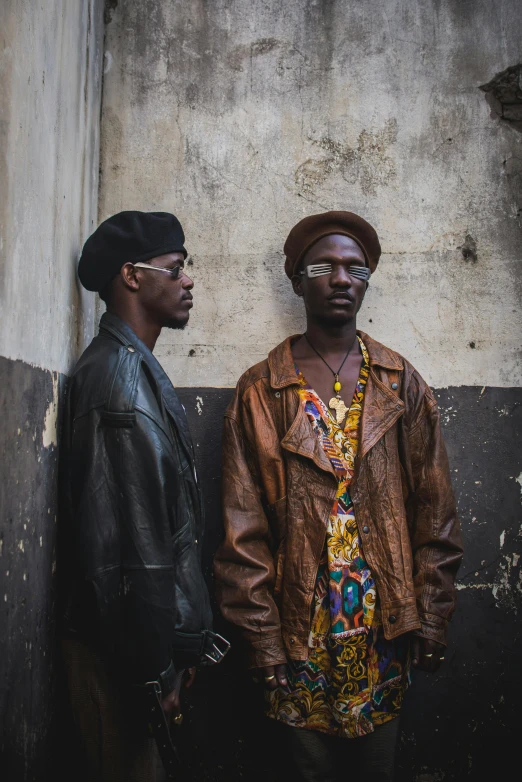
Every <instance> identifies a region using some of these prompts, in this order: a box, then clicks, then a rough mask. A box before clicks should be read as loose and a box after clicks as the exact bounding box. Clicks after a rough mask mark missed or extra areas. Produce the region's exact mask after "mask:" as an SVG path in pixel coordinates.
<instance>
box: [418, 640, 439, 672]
mask: <svg viewBox="0 0 522 782" xmlns="http://www.w3.org/2000/svg"><path fill="white" fill-rule="evenodd" d="M445 648H446V647H445V646H444V645H443V644H439V643H438V642H437V641H431V640H430V639H429V638H420V637H419V636H414V637H413V639H412V642H411V651H412V660H411V662H412V665H413V667H414V668H417V670H419V671H427V672H428V673H435V671H437V670H438V669H439V666H440V663H441V662H442V660H444V651H445Z"/></svg>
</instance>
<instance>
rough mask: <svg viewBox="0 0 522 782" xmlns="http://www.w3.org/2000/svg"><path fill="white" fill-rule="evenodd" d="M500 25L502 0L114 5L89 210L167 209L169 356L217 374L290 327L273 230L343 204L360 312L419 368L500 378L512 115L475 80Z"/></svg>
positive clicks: (499, 46) (517, 368)
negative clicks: (359, 266)
mask: <svg viewBox="0 0 522 782" xmlns="http://www.w3.org/2000/svg"><path fill="white" fill-rule="evenodd" d="M112 5H116V4H115V3H113V4H112ZM521 40H522V15H521V13H520V4H519V3H518V2H516V0H473V2H471V1H470V0H458V1H457V0H442V2H441V0H420V2H411V1H410V0H388V1H387V2H383V0H362V2H357V3H346V2H340V0H339V1H337V2H335V1H333V0H332V1H330V2H323V1H321V2H319V1H316V0H307V2H280V0H268V2H260V1H259V2H258V1H257V0H255V1H254V2H251V1H250V2H245V1H244V0H216V1H215V2H211V3H209V2H203V0H191V2H181V1H180V0H174V1H172V0H169V1H168V2H166V1H165V0H147V2H145V1H142V2H126V3H120V4H118V5H117V8H115V9H114V10H113V12H112V21H111V22H110V24H109V26H108V37H107V53H106V71H107V72H106V76H105V83H104V106H103V134H102V172H103V175H102V182H101V191H100V217H102V218H105V217H107V216H108V215H109V214H111V213H113V212H116V211H119V210H120V209H128V208H146V209H169V210H172V211H174V212H175V213H176V214H177V215H178V216H179V217H180V218H181V220H182V222H183V225H184V227H185V229H186V235H187V246H188V248H189V249H190V251H191V252H192V253H193V258H194V265H193V267H192V271H193V274H194V278H195V281H196V288H195V308H194V310H193V318H192V321H191V324H190V326H189V327H188V328H187V329H186V331H185V332H184V333H183V334H181V335H180V334H174V335H173V334H165V336H164V337H163V339H162V341H161V345H160V346H159V348H158V357H159V358H160V360H162V361H163V362H164V364H165V366H166V367H167V369H168V370H169V371H170V372H171V373H172V375H173V376H182V377H184V378H185V383H186V384H187V385H194V386H208V385H209V386H230V385H234V384H235V382H236V380H237V377H238V375H239V374H240V373H241V371H242V370H244V369H245V368H246V367H247V366H249V365H250V364H251V363H253V362H255V361H257V360H260V359H261V358H262V357H263V356H265V355H266V353H267V351H268V349H270V348H271V347H272V346H273V345H275V344H276V343H277V342H278V341H280V340H281V339H282V338H283V337H284V336H286V335H287V334H288V333H291V332H297V331H299V330H301V328H302V325H303V319H302V314H301V308H300V304H299V302H298V301H297V300H296V299H295V297H293V295H292V294H291V293H290V287H289V283H288V281H287V280H286V278H285V276H284V274H283V270H282V246H283V242H284V239H285V237H286V235H287V233H288V231H289V229H290V228H291V227H292V225H293V224H294V223H295V222H296V221H297V220H298V219H300V218H301V217H303V216H304V215H306V214H310V213H313V212H317V211H323V210H324V209H328V208H349V209H353V211H356V212H360V213H361V214H363V215H364V216H366V217H367V218H369V219H370V220H371V221H372V223H373V224H374V225H375V226H376V227H377V229H378V232H379V235H380V237H381V239H382V246H383V250H384V255H383V258H382V262H381V266H380V268H379V271H378V273H377V274H376V275H375V277H374V280H373V281H372V284H371V286H370V289H369V293H368V296H367V301H366V304H365V306H364V309H363V311H362V313H361V319H360V322H361V324H362V326H363V327H367V328H368V330H371V333H372V335H373V336H374V337H376V338H378V339H382V340H383V341H385V342H387V343H388V344H389V345H390V346H391V347H393V348H396V349H398V350H399V351H401V352H403V353H404V354H405V355H406V356H407V357H408V358H409V359H410V360H411V361H412V362H413V363H414V365H415V366H417V368H418V369H419V371H421V372H422V373H423V374H424V375H425V376H426V377H427V379H428V380H429V382H430V383H431V384H432V385H434V386H437V387H441V386H446V385H481V386H482V385H484V384H485V385H496V386H503V387H509V386H514V385H519V384H520V381H521V377H522V369H521V363H520V340H519V335H520V329H521V325H522V322H521V318H520V307H519V304H520V282H519V281H517V280H519V278H517V276H516V269H517V268H519V266H520V262H521V257H522V253H521V248H520V204H521V199H522V188H521V181H522V177H521V165H522V164H521V159H522V135H520V134H517V133H516V132H513V129H512V128H510V127H508V126H506V124H505V123H502V122H501V121H500V120H499V119H498V117H497V116H496V115H494V117H491V116H490V114H491V109H490V107H489V105H488V104H487V102H486V100H485V97H484V93H483V92H482V91H481V90H480V89H479V86H480V85H483V84H485V83H486V82H488V81H489V80H490V79H491V78H493V76H494V75H495V74H496V73H497V72H499V71H501V70H503V69H504V68H505V67H507V66H508V65H514V64H515V63H517V62H518V61H519V60H520V58H521V57H522V51H521V43H520V42H521ZM467 237H469V238H467ZM468 245H469V246H470V247H472V248H476V249H475V250H474V251H473V252H471V253H470V252H469V251H468ZM370 321H371V323H370ZM191 351H193V353H191Z"/></svg>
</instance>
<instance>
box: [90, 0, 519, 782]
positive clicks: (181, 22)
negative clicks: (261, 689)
mask: <svg viewBox="0 0 522 782" xmlns="http://www.w3.org/2000/svg"><path fill="white" fill-rule="evenodd" d="M109 5H110V9H109V11H108V15H107V19H108V27H107V51H106V57H105V71H106V73H105V81H104V104H103V114H102V179H101V188H100V218H101V219H103V218H105V217H107V216H108V215H109V214H111V213H114V212H116V211H119V210H120V209H129V208H137V209H145V210H149V209H150V210H152V209H167V210H171V211H173V212H175V213H176V214H177V215H178V216H179V217H180V219H181V220H182V223H183V225H184V227H185V229H186V234H187V246H188V247H189V249H190V251H191V252H192V256H193V264H192V265H191V266H190V269H191V273H192V275H193V277H194V279H195V283H196V287H195V307H194V310H193V311H192V316H191V322H190V324H189V326H188V327H187V329H186V330H185V331H183V332H168V333H165V334H164V335H163V336H162V339H161V342H160V344H159V345H158V348H157V351H156V354H157V356H158V358H159V359H160V361H161V362H162V363H163V364H164V366H165V367H166V368H167V370H168V372H169V373H170V375H171V377H172V379H173V381H174V383H175V384H176V385H178V386H184V388H182V389H181V391H180V394H181V397H182V399H183V401H184V403H185V405H186V407H187V411H188V414H189V418H190V421H191V425H192V428H193V430H194V432H195V437H196V443H197V452H198V454H199V458H200V463H201V470H200V472H201V474H202V475H203V476H204V478H205V491H206V496H207V510H208V525H209V533H208V536H207V542H206V563H207V572H208V575H209V583H211V578H210V576H211V573H210V562H211V556H212V553H213V550H214V548H215V545H216V544H217V541H218V540H219V538H220V535H221V529H220V517H219V474H220V468H219V458H220V455H219V454H220V452H219V448H220V431H221V421H222V413H223V410H224V407H225V405H226V403H227V401H228V399H229V398H230V394H231V390H230V387H232V386H233V385H234V384H235V382H236V380H237V378H238V376H239V375H240V374H241V372H242V371H243V370H244V369H245V368H246V367H247V366H249V365H250V364H252V363H254V362H255V361H257V360H259V359H261V358H262V357H264V356H265V355H266V353H267V351H268V350H269V349H270V348H272V347H273V346H274V345H275V344H276V343H277V342H278V341H280V340H281V339H282V338H283V337H285V336H286V335H287V334H289V333H295V332H297V331H300V330H301V329H302V327H303V323H304V321H303V317H302V312H301V309H300V303H299V301H298V300H297V299H296V298H295V297H294V296H293V294H292V293H291V289H290V285H289V283H288V281H287V280H286V278H285V277H284V274H283V270H282V265H283V258H282V245H283V242H284V239H285V237H286V235H287V233H288V230H289V229H290V228H291V226H292V225H293V224H294V223H295V222H296V221H297V220H298V219H300V218H301V217H302V216H304V215H306V214H310V213H313V212H316V211H323V210H325V209H330V208H349V209H352V210H354V211H356V212H359V213H361V214H363V215H364V216H366V217H367V218H369V219H370V220H371V221H372V223H373V224H374V225H375V226H376V227H377V229H378V232H379V235H380V237H381V240H382V245H383V251H384V252H383V257H382V262H381V265H380V267H379V270H378V272H377V274H376V275H375V277H374V279H373V280H372V282H371V285H370V289H369V293H368V296H367V300H366V302H365V305H364V308H363V310H362V312H361V316H360V325H361V326H362V328H363V329H365V330H367V331H369V332H370V333H371V334H372V336H374V337H376V338H378V339H381V340H382V341H384V342H385V343H386V344H388V345H390V346H391V347H394V348H396V349H398V350H399V351H401V352H402V353H403V354H404V355H406V356H407V358H409V359H410V360H411V361H412V362H413V363H414V364H415V365H416V366H417V368H418V369H419V370H420V371H421V372H422V374H423V375H424V376H425V377H426V379H427V380H428V381H429V382H430V384H431V385H432V386H433V387H434V388H435V392H436V394H437V396H438V398H439V401H440V405H441V409H442V413H443V425H444V432H445V436H446V440H447V443H448V448H449V452H450V457H451V466H452V470H453V475H454V482H455V489H456V493H457V499H458V503H459V510H460V514H461V518H462V526H463V531H464V537H465V547H466V554H465V560H464V563H463V566H462V569H461V571H460V574H459V596H460V601H459V609H458V612H457V614H456V617H455V620H454V622H453V624H452V627H451V643H450V649H449V651H448V659H447V662H446V663H445V665H444V666H443V667H442V669H441V672H440V674H439V675H438V676H437V677H431V678H430V677H427V676H423V675H422V674H419V675H417V676H415V677H414V685H415V686H414V687H413V688H412V690H411V692H410V694H409V697H408V700H407V703H406V706H405V710H404V722H403V728H402V733H401V751H400V757H399V777H398V778H399V779H400V782H442V780H444V782H461V780H463V779H469V780H482V779H489V778H491V776H492V775H493V774H494V773H498V772H499V771H500V770H501V769H502V768H503V766H504V764H507V762H508V759H509V758H510V757H513V758H514V748H516V747H517V741H518V734H517V732H516V725H517V722H518V702H519V700H520V696H521V695H522V688H521V676H520V673H519V671H520V666H519V664H518V662H517V660H518V658H519V657H520V654H521V652H522V638H521V632H520V629H519V627H520V622H519V617H520V611H521V610H522V582H521V575H520V573H521V570H520V562H521V560H520V557H521V555H522V551H521V543H522V536H521V532H520V530H521V522H522V518H521V494H520V485H519V484H520V482H521V481H522V478H521V477H520V476H521V475H522V457H521V454H520V448H519V447H518V444H517V442H518V441H517V439H516V438H517V437H518V438H520V411H521V409H522V391H521V388H520V386H521V380H522V368H521V362H520V331H521V325H522V324H521V318H520V294H521V289H520V263H521V258H522V250H521V232H520V227H521V226H520V219H521V207H522V187H521V182H522V167H521V165H522V164H521V160H522V148H521V144H522V135H521V134H520V133H519V132H517V129H516V127H515V125H514V123H512V124H511V125H510V124H509V123H508V122H506V121H504V120H502V119H500V118H499V114H498V113H497V111H495V110H493V109H492V107H491V105H490V103H488V101H487V100H486V95H485V93H484V90H481V89H480V87H481V86H484V85H488V84H489V83H490V82H491V81H492V80H494V79H495V77H496V76H497V74H499V73H500V72H502V71H504V70H505V69H507V68H509V67H512V66H516V65H517V63H519V62H520V61H521V59H522V49H521V41H522V13H521V11H520V3H519V2H517V0H474V1H473V2H472V1H471V0H418V2H413V1H412V0H387V1H386V2H384V0H359V2H353V3H348V2H342V1H341V0H330V1H329V2H327V1H326V0H321V1H318V0H315V1H314V0H305V1H304V2H297V1H295V0H292V1H291V2H281V0H249V1H248V2H245V1H244V0H243V1H241V0H215V1H214V2H204V0H190V2H181V1H180V0H168V1H167V0H146V1H145V0H141V2H138V0H135V2H129V1H127V2H125V3H117V2H111V3H110V4H109ZM218 623H219V619H218ZM239 669H240V660H239V658H238V655H237V652H236V651H234V652H232V653H231V656H230V657H229V658H228V660H227V662H226V664H224V666H223V667H222V668H221V670H219V671H215V672H206V673H205V674H204V675H202V676H201V677H200V682H199V684H197V685H196V688H195V690H193V695H192V698H193V700H192V703H193V706H192V708H191V709H188V715H189V720H188V723H189V725H188V726H187V727H186V730H187V732H188V733H187V737H188V738H190V739H191V740H190V741H189V740H187V741H186V742H184V747H185V748H186V750H187V752H188V754H189V763H190V764H191V766H192V768H193V769H195V778H196V779H198V780H209V782H210V781H212V782H214V780H226V782H230V780H236V779H237V780H239V779H240V778H242V777H243V778H244V777H248V778H249V779H254V780H257V779H259V780H261V779H264V778H273V779H275V778H276V775H277V771H278V769H280V765H279V759H278V760H277V761H276V753H275V750H274V751H266V748H267V747H270V748H271V749H272V748H273V747H274V745H273V744H272V743H271V741H272V739H271V737H269V726H267V725H266V724H265V723H266V720H263V718H262V717H261V716H259V717H256V716H255V715H256V713H257V714H258V715H260V713H261V712H260V709H261V706H260V702H259V694H257V695H256V694H255V692H254V689H255V688H253V686H252V684H251V683H250V682H249V680H248V678H246V677H244V676H243V675H242V674H240V673H239V672H238V671H239ZM256 698H257V706H256ZM256 709H257V711H256ZM245 715H247V716H248V719H247V718H246V717H245ZM190 731H192V732H190ZM202 735H204V736H205V739H204V741H202V740H201V736H202ZM282 778H283V777H282ZM286 778H291V777H288V776H287V777H286Z"/></svg>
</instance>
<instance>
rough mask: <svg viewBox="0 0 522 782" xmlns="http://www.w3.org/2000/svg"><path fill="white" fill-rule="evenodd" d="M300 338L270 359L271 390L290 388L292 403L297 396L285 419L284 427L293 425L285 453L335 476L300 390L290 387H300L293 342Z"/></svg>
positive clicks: (283, 442) (285, 441)
mask: <svg viewBox="0 0 522 782" xmlns="http://www.w3.org/2000/svg"><path fill="white" fill-rule="evenodd" d="M300 336H301V335H300V334H294V335H293V336H292V337H288V338H287V339H285V341H284V342H282V343H281V344H280V345H278V346H277V347H276V348H274V349H273V350H272V351H271V352H270V354H269V356H268V366H269V368H270V384H271V386H272V388H274V389H280V388H288V391H287V392H286V393H287V395H288V397H289V398H290V399H291V400H292V401H294V394H295V404H292V403H291V402H290V403H289V409H288V411H287V415H286V416H285V418H286V421H285V428H286V426H287V425H288V420H292V423H291V425H290V428H289V429H288V431H287V432H286V434H285V435H284V437H283V439H282V440H281V447H282V448H284V449H285V450H286V451H291V452H292V453H297V454H299V455H300V456H304V457H306V458H307V459H312V461H313V462H314V463H315V464H316V465H317V466H318V467H319V468H320V469H321V470H325V472H329V473H331V474H332V475H335V472H334V469H333V467H332V465H331V462H330V459H329V458H328V457H327V456H326V454H325V452H324V450H323V447H322V445H321V442H320V440H319V438H318V437H317V435H316V433H315V432H314V430H313V429H312V426H311V424H310V421H309V420H308V416H307V415H306V412H305V409H304V404H303V402H301V400H300V398H299V395H298V393H297V389H295V390H294V389H291V388H290V387H291V386H297V385H298V380H297V375H296V373H295V362H294V357H293V355H292V342H294V341H295V340H296V339H297V338H298V337H300ZM292 392H294V393H292ZM294 411H295V412H294ZM294 416H295V417H294Z"/></svg>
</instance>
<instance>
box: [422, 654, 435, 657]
mask: <svg viewBox="0 0 522 782" xmlns="http://www.w3.org/2000/svg"><path fill="white" fill-rule="evenodd" d="M424 657H433V653H432V654H425V655H424Z"/></svg>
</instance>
